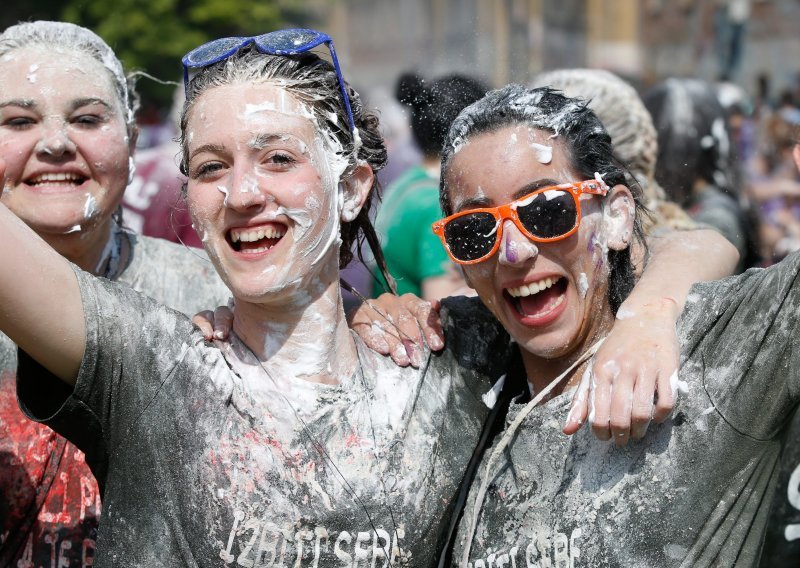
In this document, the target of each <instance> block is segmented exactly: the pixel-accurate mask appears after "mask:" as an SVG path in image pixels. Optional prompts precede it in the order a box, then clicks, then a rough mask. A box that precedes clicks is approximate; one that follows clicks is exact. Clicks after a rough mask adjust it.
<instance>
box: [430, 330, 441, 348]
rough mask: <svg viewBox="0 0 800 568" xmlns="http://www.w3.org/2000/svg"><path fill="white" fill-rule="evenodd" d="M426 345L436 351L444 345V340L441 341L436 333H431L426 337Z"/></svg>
mask: <svg viewBox="0 0 800 568" xmlns="http://www.w3.org/2000/svg"><path fill="white" fill-rule="evenodd" d="M428 345H430V346H431V349H433V350H434V351H438V350H439V349H441V348H442V347H444V341H442V338H441V337H439V336H438V335H437V334H435V333H431V334H430V336H429V337H428Z"/></svg>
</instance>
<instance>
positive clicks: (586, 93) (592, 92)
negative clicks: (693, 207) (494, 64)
mask: <svg viewBox="0 0 800 568" xmlns="http://www.w3.org/2000/svg"><path fill="white" fill-rule="evenodd" d="M530 86H531V87H552V88H553V89H557V90H559V91H561V92H563V93H564V94H565V95H566V96H568V97H572V98H578V99H583V100H584V101H586V104H587V105H588V106H589V108H590V109H592V111H594V113H595V114H596V115H597V118H599V119H600V122H602V123H603V126H604V127H605V128H606V130H607V131H608V134H609V136H611V143H612V144H613V146H614V155H615V156H616V157H617V158H619V160H620V162H622V163H623V164H624V165H625V167H626V168H627V169H628V171H629V172H630V174H631V175H632V176H633V177H634V179H635V180H636V182H637V183H638V184H639V185H640V186H641V188H642V192H643V198H644V204H645V206H646V207H647V209H649V212H650V215H648V216H646V217H644V218H643V219H642V227H643V230H644V232H645V235H647V236H650V235H651V234H656V235H657V234H659V233H663V232H664V231H667V230H670V229H675V230H687V229H696V228H697V223H695V222H694V221H692V219H691V218H690V217H689V216H688V215H687V214H686V212H685V211H683V209H681V208H680V206H679V205H677V204H676V203H675V202H674V201H671V200H670V199H669V197H667V194H666V192H665V191H664V189H663V188H662V187H661V186H660V185H659V184H658V182H657V181H656V159H657V158H658V136H657V134H656V128H655V126H653V119H652V117H651V116H650V113H649V112H648V111H647V108H645V106H644V102H642V99H641V97H640V96H639V94H638V93H637V92H636V89H634V88H633V87H632V86H631V85H629V84H628V83H626V82H625V81H624V80H623V79H622V78H620V77H618V76H617V75H615V74H613V73H611V72H610V71H605V70H603V69H556V70H553V71H545V72H544V73H540V74H538V75H536V77H534V79H533V81H532V82H531V85H530Z"/></svg>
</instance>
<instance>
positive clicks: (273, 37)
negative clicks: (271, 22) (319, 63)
mask: <svg viewBox="0 0 800 568" xmlns="http://www.w3.org/2000/svg"><path fill="white" fill-rule="evenodd" d="M320 39H322V34H320V33H319V32H317V31H314V30H300V29H297V30H278V31H275V32H270V33H267V34H264V35H260V36H258V37H257V38H256V44H257V45H258V46H259V47H260V48H261V49H262V50H264V51H266V52H267V53H274V54H276V55H281V54H293V53H301V52H303V51H307V49H311V48H313V47H316V46H317V45H319V44H320V43H322V42H321V41H320ZM304 48H305V49H304Z"/></svg>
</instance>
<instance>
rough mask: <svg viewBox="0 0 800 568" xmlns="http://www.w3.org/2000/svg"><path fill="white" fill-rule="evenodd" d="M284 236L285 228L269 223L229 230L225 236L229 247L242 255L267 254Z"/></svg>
mask: <svg viewBox="0 0 800 568" xmlns="http://www.w3.org/2000/svg"><path fill="white" fill-rule="evenodd" d="M285 234H286V226H285V225H281V224H279V223H270V224H265V225H258V226H254V227H240V228H235V229H230V230H229V231H228V233H227V235H226V236H225V238H226V240H227V241H228V244H229V245H230V247H231V248H232V249H233V250H234V251H236V252H239V253H242V254H258V253H263V252H267V251H268V250H270V249H271V248H273V247H274V246H275V245H277V244H278V242H279V241H280V240H281V239H282V238H283V236H284V235H285Z"/></svg>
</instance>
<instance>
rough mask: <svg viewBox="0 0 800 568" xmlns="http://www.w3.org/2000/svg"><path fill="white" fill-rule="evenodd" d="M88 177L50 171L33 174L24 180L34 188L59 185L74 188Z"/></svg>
mask: <svg viewBox="0 0 800 568" xmlns="http://www.w3.org/2000/svg"><path fill="white" fill-rule="evenodd" d="M88 179H89V178H88V177H86V176H83V175H80V174H77V173H73V172H58V173H56V172H50V173H42V174H36V175H33V176H31V177H29V178H27V179H25V180H24V183H25V185H28V186H30V187H33V188H36V189H43V188H46V187H59V188H65V189H76V188H78V187H80V186H81V185H83V184H84V183H85V182H86V180H88Z"/></svg>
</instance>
